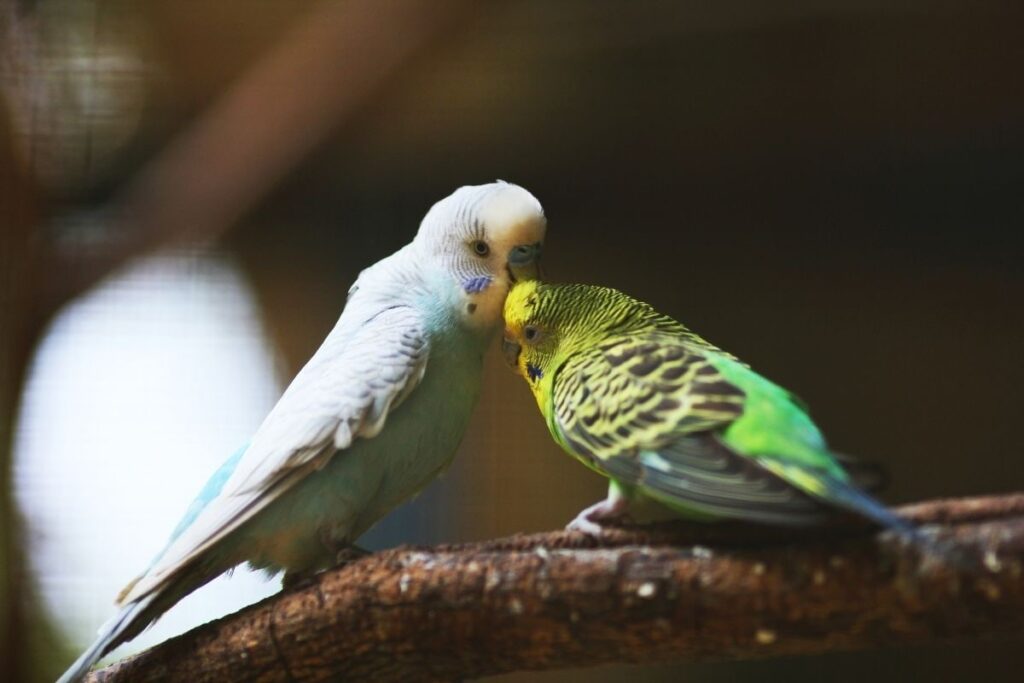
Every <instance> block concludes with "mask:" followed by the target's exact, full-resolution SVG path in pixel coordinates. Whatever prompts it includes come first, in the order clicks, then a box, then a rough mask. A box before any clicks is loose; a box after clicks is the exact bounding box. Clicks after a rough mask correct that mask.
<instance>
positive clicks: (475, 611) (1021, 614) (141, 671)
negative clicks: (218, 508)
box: [90, 494, 1024, 683]
mask: <svg viewBox="0 0 1024 683" xmlns="http://www.w3.org/2000/svg"><path fill="white" fill-rule="evenodd" d="M901 512H902V513H903V514H904V515H906V516H907V517H909V518H912V519H914V520H917V521H919V522H921V523H924V524H927V525H928V526H927V527H926V531H927V533H928V534H930V535H934V536H935V537H937V538H940V539H944V540H948V541H949V542H951V543H954V544H956V546H957V547H958V548H960V549H962V551H963V553H964V554H965V556H969V557H971V558H974V559H975V560H976V562H975V563H974V564H973V566H968V565H966V564H965V566H961V567H958V568H954V567H952V566H950V565H947V564H945V563H944V562H942V561H941V560H939V559H938V558H936V557H933V556H930V555H922V554H921V553H919V552H918V551H917V550H916V549H915V548H914V547H910V546H908V545H906V544H905V543H903V542H901V541H900V540H899V539H897V538H894V537H893V536H892V535H891V534H887V533H883V534H872V533H870V532H865V530H864V529H863V528H858V527H856V526H852V525H837V526H835V527H832V528H829V529H827V530H818V531H815V532H812V533H804V534H796V533H795V532H793V531H783V532H780V531H773V530H766V529H762V528H756V527H749V526H740V525H719V526H708V525H688V524H672V525H662V526H658V527H653V528H649V529H645V530H631V529H617V530H614V531H611V532H610V533H608V534H607V535H606V536H605V537H604V538H602V539H601V542H600V543H598V542H596V541H594V540H593V539H590V538H587V537H584V536H582V535H579V534H576V533H566V532H552V533H544V534H535V535H520V536H512V537H509V538H505V539H500V540H496V541H488V542H484V543H477V544H466V545H457V546H439V547H435V548H398V549H395V550H390V551H386V552H381V553H377V554H374V555H371V556H369V557H366V558H364V559H361V560H357V561H355V562H352V563H351V564H348V565H345V566H343V567H339V568H336V569H333V570H331V571H328V572H325V573H323V574H321V575H319V576H318V577H317V578H316V580H315V581H314V582H311V583H310V584H307V585H305V586H300V587H297V588H295V589H294V590H291V591H288V592H284V593H282V594H279V595H277V596H274V597H272V598H269V599H267V600H265V601H263V602H262V603H260V604H257V605H254V606H252V607H250V608H247V609H245V610H243V611H241V612H239V613H237V614H235V615H232V616H229V617H226V618H225V619H222V620H220V621H217V622H213V623H210V624H207V625H205V626H202V627H200V628H197V629H195V630H194V631H191V632H189V633H187V634H185V635H183V636H181V637H179V638H176V639H173V640H171V641H168V642H167V643H164V644H162V645H160V646H158V647H156V648H154V649H153V650H150V651H148V652H145V653H142V654H140V655H137V656H135V657H133V658H130V659H127V660H124V661H122V662H119V663H117V664H114V665H112V666H110V667H108V668H107V669H104V670H102V671H99V672H96V673H94V674H92V676H91V678H90V680H91V681H94V682H96V681H105V682H107V683H113V682H114V681H129V680H131V681H156V680H160V681H189V682H190V683H201V682H203V681H222V680H253V681H321V680H334V679H339V680H345V681H450V680H462V679H468V678H474V677H478V676H483V675H487V674H497V673H503V672H509V671H516V670H541V669H554V668H559V667H565V666H583V665H592V664H602V663H610V662H640V661H642V662H657V661H667V660H675V659H688V660H701V659H743V658H757V657H771V656H777V655H783V654H799V653H816V652H827V651H832V650H851V649H864V648H874V647H883V646H892V645H901V644H910V643H927V642H936V641H943V640H948V639H953V638H959V637H984V636H994V635H1020V634H1022V633H1024V579H1022V575H1021V573H1022V562H1024V494H1015V495H1008V496H1000V497H987V498H974V499H962V500H949V501H934V502H929V503H923V504H919V505H912V506H907V507H904V508H902V509H901ZM695 541H696V543H697V544H695Z"/></svg>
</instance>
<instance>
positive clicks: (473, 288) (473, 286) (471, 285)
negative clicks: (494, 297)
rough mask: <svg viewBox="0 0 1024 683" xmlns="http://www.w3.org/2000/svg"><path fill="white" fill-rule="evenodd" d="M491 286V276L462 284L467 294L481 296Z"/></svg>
mask: <svg viewBox="0 0 1024 683" xmlns="http://www.w3.org/2000/svg"><path fill="white" fill-rule="evenodd" d="M490 285H491V276H490V275H481V276H480V277H471V278H469V279H468V280H464V281H463V282H462V288H463V289H464V290H466V294H479V293H480V292H482V291H484V290H485V289H487V288H488V287H489V286H490Z"/></svg>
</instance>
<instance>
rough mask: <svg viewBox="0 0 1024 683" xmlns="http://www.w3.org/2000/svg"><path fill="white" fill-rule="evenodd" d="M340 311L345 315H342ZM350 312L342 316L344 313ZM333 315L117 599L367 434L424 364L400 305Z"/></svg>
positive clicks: (129, 598)
mask: <svg viewBox="0 0 1024 683" xmlns="http://www.w3.org/2000/svg"><path fill="white" fill-rule="evenodd" d="M346 317H348V316H346ZM349 320H351V318H349ZM346 322H348V321H342V322H340V323H339V325H338V327H336V328H335V330H334V331H333V332H332V333H331V335H329V336H328V337H327V339H326V340H325V341H324V344H323V346H321V348H320V349H319V350H318V351H317V353H316V354H315V355H314V356H313V358H312V359H310V361H309V363H307V364H306V366H305V367H304V368H303V369H302V371H301V372H300V373H299V374H298V375H297V376H296V378H295V380H294V381H293V382H292V384H291V385H290V386H289V387H288V389H287V391H285V393H284V395H283V396H282V397H281V400H280V401H278V403H277V405H276V406H275V407H274V409H273V410H272V411H271V412H270V414H269V415H268V416H267V418H266V420H264V422H263V424H262V425H261V426H260V428H259V430H258V431H257V432H256V434H255V436H254V437H253V440H252V442H251V444H250V445H249V447H248V449H247V450H246V451H245V453H244V455H242V458H241V460H240V461H239V462H238V465H237V466H236V467H235V469H234V471H233V472H232V473H231V475H230V477H229V478H228V480H227V482H226V483H225V485H224V487H223V488H222V489H221V491H220V493H219V494H218V495H217V496H216V497H215V498H213V499H212V500H210V501H209V502H208V503H207V504H206V505H205V507H203V508H202V511H201V512H200V513H199V515H198V516H197V517H196V519H195V520H194V521H193V522H192V523H191V524H190V525H189V526H188V527H187V528H186V529H185V530H183V531H182V532H181V534H180V535H179V536H178V537H176V538H175V539H174V540H173V541H172V542H171V543H170V544H169V545H168V546H167V548H166V549H165V550H164V552H163V554H162V555H161V556H160V557H159V558H158V559H157V561H156V562H154V564H153V566H152V567H150V569H149V570H148V571H147V572H146V573H145V574H144V575H142V576H141V577H139V579H138V580H137V581H136V583H135V584H134V585H132V586H130V587H129V588H128V589H126V591H125V593H124V594H123V595H122V596H121V598H120V600H119V602H120V603H121V604H125V603H128V602H133V601H136V600H139V599H141V598H143V597H145V596H146V595H148V594H150V593H152V592H153V591H155V590H159V589H160V588H162V587H163V586H165V585H166V584H167V583H168V582H169V581H171V580H172V579H173V578H174V577H175V576H176V575H177V574H178V573H179V572H180V571H181V570H182V569H184V568H185V567H187V566H188V565H189V563H190V562H192V561H193V560H195V559H196V558H197V557H199V556H200V555H201V554H202V553H203V552H205V551H206V550H208V549H209V548H210V547H211V546H213V545H214V544H215V543H217V542H218V541H219V540H221V539H223V538H224V537H225V536H226V535H227V534H229V533H231V532H232V531H234V530H235V529H237V528H238V527H239V526H241V525H242V524H243V523H245V522H246V521H248V520H249V519H251V518H252V517H253V516H254V515H255V514H256V513H258V512H259V511H260V510H262V509H263V508H265V507H267V505H269V504H270V503H272V502H273V501H275V500H277V499H278V498H279V497H280V496H281V494H283V493H284V492H285V491H287V490H288V489H290V488H291V487H292V486H294V485H295V484H296V482H298V481H300V480H301V479H302V478H303V477H305V476H306V475H308V474H309V473H310V472H312V471H313V470H316V469H318V468H320V467H323V466H324V464H326V463H327V461H328V460H330V458H331V457H332V456H334V454H335V453H336V452H337V451H339V450H344V449H346V448H348V447H349V446H350V445H351V444H352V442H353V441H355V440H356V439H357V438H359V437H362V438H371V437H373V436H376V435H377V434H378V433H379V432H380V430H381V429H382V428H383V426H384V422H385V420H386V419H387V416H388V414H389V413H390V411H392V410H394V409H395V408H396V407H397V406H398V405H399V404H400V403H401V402H402V401H403V400H404V399H405V398H406V397H407V396H408V395H409V394H410V392H412V391H413V389H415V388H416V386H417V385H418V384H419V382H420V380H421V379H422V377H423V373H424V372H425V371H426V366H427V357H428V355H429V339H428V335H427V332H426V330H425V329H424V324H423V320H422V316H421V315H420V314H419V313H417V312H416V311H415V310H414V309H412V308H410V307H408V306H402V305H398V306H392V307H388V308H384V309H383V310H381V311H380V312H378V313H376V314H375V315H372V316H371V317H369V318H368V319H366V320H364V321H362V322H360V323H358V327H357V328H356V329H355V330H352V331H348V330H346V329H344V328H345V327H346V325H345V324H344V323H346Z"/></svg>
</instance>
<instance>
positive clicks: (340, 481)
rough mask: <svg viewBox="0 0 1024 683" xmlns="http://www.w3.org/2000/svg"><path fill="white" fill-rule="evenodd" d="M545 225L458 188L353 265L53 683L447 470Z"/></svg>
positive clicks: (312, 562) (511, 194) (309, 559)
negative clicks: (330, 307)
mask: <svg viewBox="0 0 1024 683" xmlns="http://www.w3.org/2000/svg"><path fill="white" fill-rule="evenodd" d="M544 229H545V222H544V217H543V212H542V211H541V208H540V205H539V204H538V203H537V200H536V199H534V198H533V196H532V195H530V194H529V193H528V192H526V190H523V189H522V188H520V187H517V186H515V185H510V184H507V183H500V182H499V183H493V184H491V185H483V186H479V187H465V188H461V189H460V190H458V191H456V192H455V193H454V194H453V195H451V196H450V197H448V198H446V199H444V200H442V201H441V202H438V203H437V204H435V205H434V207H433V208H432V209H431V210H430V212H428V214H427V216H426V217H425V218H424V220H423V223H422V224H421V225H420V230H419V232H418V233H417V236H416V239H415V240H414V241H413V242H412V243H411V244H409V245H407V246H406V247H404V248H402V249H401V250H399V251H398V252H396V253H395V254H392V255H391V256H389V257H388V258H385V259H383V260H381V261H379V262H378V263H376V264H374V265H373V266H371V267H370V268H367V269H366V270H364V271H363V272H362V273H361V274H360V276H359V278H358V280H357V281H356V283H355V285H353V287H352V288H351V290H350V292H349V298H348V302H347V303H346V306H345V310H344V311H343V313H342V315H341V318H340V319H339V320H338V323H337V324H336V325H335V327H334V329H333V330H332V331H331V333H330V334H329V335H328V336H327V338H326V339H325V340H324V343H323V344H322V345H321V347H320V349H319V350H318V351H317V352H316V354H314V356H313V357H312V358H311V359H310V361H309V362H308V363H307V364H306V366H305V367H304V368H303V369H302V370H301V371H300V372H299V374H298V375H297V376H296V377H295V379H294V380H293V381H292V383H291V385H290V386H289V387H288V389H287V390H286V391H285V393H284V395H283V396H282V397H281V399H280V401H278V403H277V405H276V406H275V407H274V409H273V410H272V411H271V412H270V414H269V415H268V416H267V418H266V420H264V422H263V424H262V425H261V426H260V428H259V430H257V432H256V434H255V435H254V436H253V438H252V439H251V441H250V442H249V444H248V445H246V446H245V447H244V448H242V449H241V450H239V451H238V452H236V453H235V454H234V455H232V456H231V457H230V458H229V459H228V460H227V461H226V462H225V463H224V464H223V465H222V466H221V467H220V469H218V470H217V471H216V472H215V473H214V474H213V476H212V477H211V478H210V479H209V481H208V482H207V484H206V486H205V487H204V488H203V489H202V490H201V491H200V493H199V496H198V497H197V498H196V499H195V501H194V502H193V503H192V504H191V505H190V506H189V508H188V509H187V511H186V513H185V515H184V518H183V519H182V521H181V523H180V524H179V525H178V527H177V528H176V529H175V530H174V533H173V534H172V535H171V539H170V541H169V543H168V544H167V546H166V547H165V548H164V550H163V551H162V552H161V553H160V555H159V556H157V558H156V559H155V560H154V562H153V564H152V565H151V566H150V567H149V568H148V569H147V570H146V572H144V573H143V574H142V575H141V576H139V577H138V578H137V579H136V580H135V581H133V582H132V583H131V584H130V585H129V586H128V587H127V588H126V589H125V590H124V592H123V593H122V595H121V596H120V598H119V603H120V605H121V610H120V612H118V614H116V615H115V617H114V618H113V619H111V621H110V622H108V623H107V624H106V625H105V626H104V627H103V629H101V631H100V636H99V638H98V639H97V641H96V642H95V643H94V644H93V645H92V646H91V647H90V648H89V650H88V651H87V652H86V653H85V654H83V655H82V656H81V657H80V658H79V660H78V661H77V662H76V663H75V664H74V665H73V666H72V667H71V669H69V670H68V672H67V673H65V675H64V676H63V677H62V679H61V683H66V682H69V681H74V680H78V679H79V678H81V677H82V676H83V675H84V674H85V672H86V671H88V669H89V667H90V666H91V665H92V664H93V663H94V662H95V661H96V660H97V659H98V658H99V657H101V656H102V655H103V654H104V653H105V652H107V651H109V650H110V649H112V648H113V647H116V645H117V644H119V643H121V642H124V641H125V640H128V639H130V638H132V637H133V636H134V635H135V634H137V633H138V632H139V631H141V630H142V629H143V628H145V626H147V625H148V624H149V623H151V622H152V621H153V620H154V619H156V618H158V617H159V616H160V614H162V613H163V612H164V611H165V610H166V609H167V608H169V607H170V606H171V605H173V604H174V603H176V602H177V601H178V600H179V599H181V598H182V597H183V596H184V595H186V594H188V593H190V592H192V591H193V590H195V589H196V588H198V587H199V586H201V585H203V584H204V583H206V582H208V581H210V580H211V579H213V578H214V577H216V576H217V575H219V574H221V573H222V572H224V571H226V570H229V569H231V568H232V567H234V566H236V565H238V564H240V563H243V562H248V563H249V564H250V565H251V566H253V567H256V568H260V569H266V570H268V571H272V572H277V571H285V572H286V573H288V574H304V573H308V572H311V571H316V570H319V569H323V568H325V567H328V566H331V565H332V564H333V563H334V562H335V558H336V555H337V553H338V552H339V551H340V550H342V549H344V548H345V547H347V546H348V545H350V544H351V543H353V542H354V541H355V540H356V539H357V538H358V537H359V536H360V535H361V534H362V533H363V532H364V531H366V530H367V529H368V528H369V527H370V526H372V525H373V524H374V523H375V522H376V521H377V520H378V519H380V517H381V516H383V515H384V514H386V513H387V512H388V511H390V510H391V509H392V508H394V507H395V506H396V505H398V504H400V503H401V502H403V501H404V500H407V499H408V498H409V497H410V496H412V495H415V494H416V493H417V492H418V491H420V490H421V489H422V488H423V487H424V486H425V485H426V484H427V483H428V482H429V481H430V480H431V479H433V477H435V476H436V475H437V474H438V473H439V472H441V471H442V470H443V469H444V468H445V467H447V466H448V464H449V462H450V461H451V458H452V456H453V455H454V453H455V449H456V447H457V446H458V444H459V441H460V440H461V438H462V435H463V433H464V431H465V428H466V424H467V422H468V420H469V416H470V414H471V412H472V409H473V406H474V404H475V403H476V399H477V395H478V393H479V385H480V372H481V367H482V362H483V355H484V351H485V350H486V347H487V345H488V344H489V342H490V340H491V339H492V338H493V336H494V333H495V332H496V331H497V330H498V329H499V327H500V322H501V308H502V305H503V304H504V299H505V296H506V294H507V293H508V288H509V286H510V284H511V277H512V273H513V272H518V273H526V274H528V273H529V272H530V271H531V270H535V268H536V259H537V257H538V255H539V252H540V243H541V241H542V240H543V236H544ZM513 254H514V259H512V260H514V263H511V262H510V258H509V257H510V256H512V255H513Z"/></svg>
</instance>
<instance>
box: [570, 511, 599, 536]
mask: <svg viewBox="0 0 1024 683" xmlns="http://www.w3.org/2000/svg"><path fill="white" fill-rule="evenodd" d="M565 528H566V530H567V531H579V532H580V533H583V534H586V535H587V536H590V537H591V538H598V537H599V536H601V534H602V532H603V531H604V528H603V527H602V526H601V525H600V524H598V523H597V522H594V521H591V520H590V519H588V518H587V515H586V510H584V511H583V512H581V513H580V514H578V515H576V518H575V519H573V520H572V521H571V522H569V523H568V524H567V525H566V526H565Z"/></svg>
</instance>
